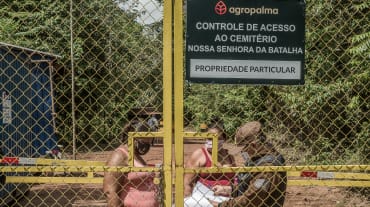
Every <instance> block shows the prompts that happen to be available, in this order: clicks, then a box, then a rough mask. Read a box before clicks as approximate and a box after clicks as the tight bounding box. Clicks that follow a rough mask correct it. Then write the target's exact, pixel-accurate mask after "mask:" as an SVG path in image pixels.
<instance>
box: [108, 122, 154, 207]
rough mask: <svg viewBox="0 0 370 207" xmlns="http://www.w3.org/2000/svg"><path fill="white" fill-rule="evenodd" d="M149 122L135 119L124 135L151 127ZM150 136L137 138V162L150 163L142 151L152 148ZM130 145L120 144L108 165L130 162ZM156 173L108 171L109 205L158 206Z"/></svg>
mask: <svg viewBox="0 0 370 207" xmlns="http://www.w3.org/2000/svg"><path fill="white" fill-rule="evenodd" d="M148 130H149V127H148V126H147V124H146V123H143V122H139V121H134V122H131V123H129V124H128V125H126V127H125V128H124V135H123V136H124V139H126V140H127V132H129V131H148ZM150 143H151V139H135V143H134V144H135V145H134V149H135V151H134V166H135V167H144V166H147V164H146V162H145V161H144V160H143V158H142V157H141V155H144V154H146V153H147V152H148V151H149V149H150ZM128 157H129V153H128V149H127V145H121V146H119V147H118V148H117V149H116V150H115V151H114V152H113V153H112V155H111V157H110V158H109V160H108V162H107V166H114V167H117V166H122V167H124V166H128ZM154 177H155V173H152V172H130V173H120V172H106V173H105V175H104V182H103V191H104V194H105V195H106V197H107V202H108V207H122V206H124V207H157V206H159V201H158V195H157V192H158V187H157V185H155V184H154V183H153V179H154Z"/></svg>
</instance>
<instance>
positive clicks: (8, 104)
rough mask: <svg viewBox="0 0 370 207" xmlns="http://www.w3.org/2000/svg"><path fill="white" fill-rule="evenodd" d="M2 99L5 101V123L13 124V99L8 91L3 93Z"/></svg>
mask: <svg viewBox="0 0 370 207" xmlns="http://www.w3.org/2000/svg"><path fill="white" fill-rule="evenodd" d="M2 101H3V124H11V123H12V100H11V98H10V96H9V95H8V94H7V93H6V92H3V94H2Z"/></svg>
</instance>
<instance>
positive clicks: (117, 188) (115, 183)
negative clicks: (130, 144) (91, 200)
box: [103, 151, 128, 207]
mask: <svg viewBox="0 0 370 207" xmlns="http://www.w3.org/2000/svg"><path fill="white" fill-rule="evenodd" d="M127 160H128V158H127V156H126V155H125V154H123V153H122V152H120V151H114V152H113V153H112V155H111V157H110V158H109V160H108V161H107V163H106V165H107V166H112V167H117V166H127V163H128V161H127ZM125 180H127V175H126V174H125V173H120V172H105V174H104V181H103V192H104V194H105V196H106V198H107V202H108V207H120V206H122V203H121V199H120V197H119V196H120V193H121V192H122V185H123V184H124V182H125Z"/></svg>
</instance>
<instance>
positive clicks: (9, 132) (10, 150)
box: [0, 44, 57, 157]
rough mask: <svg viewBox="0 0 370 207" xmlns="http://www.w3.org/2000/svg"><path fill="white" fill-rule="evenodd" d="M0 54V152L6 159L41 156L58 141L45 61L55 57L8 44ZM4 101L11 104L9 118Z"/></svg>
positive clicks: (47, 66)
mask: <svg viewBox="0 0 370 207" xmlns="http://www.w3.org/2000/svg"><path fill="white" fill-rule="evenodd" d="M0 46H1V44H0ZM0 55H1V61H0V68H1V76H0V77H1V95H2V103H3V104H1V106H0V113H1V114H2V116H1V117H2V118H1V119H0V124H1V135H0V140H1V142H2V145H3V147H2V151H3V152H4V153H5V154H6V155H7V156H22V157H39V156H40V155H44V154H45V151H46V150H51V149H54V148H55V147H56V141H57V140H56V136H55V129H54V126H53V117H52V91H51V88H52V87H51V82H50V80H51V79H50V71H49V70H51V68H49V67H50V64H49V62H48V61H51V62H52V61H54V60H55V59H56V57H55V56H52V55H49V54H44V53H42V52H35V51H33V50H29V49H25V48H19V47H15V46H9V45H6V46H1V47H0ZM40 60H42V61H40ZM4 101H8V103H10V105H11V108H10V117H4V114H5V115H9V109H5V110H8V111H5V110H4V108H3V106H4V103H5V102H4Z"/></svg>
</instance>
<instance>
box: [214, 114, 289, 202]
mask: <svg viewBox="0 0 370 207" xmlns="http://www.w3.org/2000/svg"><path fill="white" fill-rule="evenodd" d="M261 128H262V126H261V123H260V122H257V121H253V122H248V123H246V124H244V125H242V126H241V127H240V128H238V130H237V132H236V135H235V138H236V141H237V143H238V144H240V145H243V146H244V147H243V148H242V150H241V155H242V157H243V158H244V160H245V166H281V165H285V160H284V158H283V156H282V155H281V154H280V153H279V152H278V151H277V150H276V149H275V148H274V147H273V146H272V144H271V143H269V142H268V141H267V140H266V136H265V135H264V133H263V132H262V129H261ZM286 184H287V176H286V172H251V173H249V172H247V173H240V174H239V175H238V184H237V185H236V186H231V187H230V189H228V191H231V192H232V195H233V198H232V199H230V200H228V201H224V202H222V203H216V202H212V204H213V206H215V207H257V206H258V207H282V206H283V204H284V200H285V191H286ZM213 190H214V191H215V194H218V193H225V192H222V191H225V188H218V187H217V186H216V187H215V188H214V189H213Z"/></svg>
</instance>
